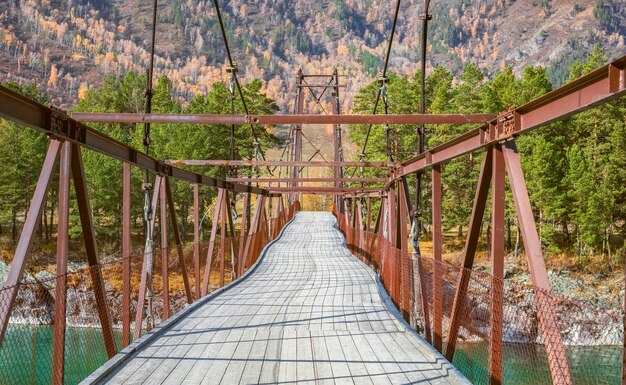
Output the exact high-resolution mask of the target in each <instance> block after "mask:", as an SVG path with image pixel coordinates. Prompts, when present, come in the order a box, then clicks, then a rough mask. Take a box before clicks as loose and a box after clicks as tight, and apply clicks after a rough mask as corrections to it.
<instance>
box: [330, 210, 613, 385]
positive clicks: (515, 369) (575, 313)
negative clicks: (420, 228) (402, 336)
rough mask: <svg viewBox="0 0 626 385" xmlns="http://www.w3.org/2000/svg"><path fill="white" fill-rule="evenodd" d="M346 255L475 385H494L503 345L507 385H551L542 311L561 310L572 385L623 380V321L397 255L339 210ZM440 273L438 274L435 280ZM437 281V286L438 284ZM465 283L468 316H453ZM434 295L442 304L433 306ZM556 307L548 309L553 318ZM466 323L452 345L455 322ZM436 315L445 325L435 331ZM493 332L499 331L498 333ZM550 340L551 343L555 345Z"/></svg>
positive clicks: (484, 276) (510, 283)
mask: <svg viewBox="0 0 626 385" xmlns="http://www.w3.org/2000/svg"><path fill="white" fill-rule="evenodd" d="M334 214H335V216H336V217H337V219H338V223H339V227H340V229H341V231H342V232H343V233H344V235H345V236H346V242H347V245H348V248H349V249H350V250H351V251H352V253H353V254H354V255H356V256H357V257H358V258H359V259H360V260H361V261H363V262H364V263H365V264H367V265H369V266H370V267H371V268H372V269H374V271H376V273H378V275H379V276H380V278H381V281H382V283H383V285H384V286H385V288H386V290H387V292H388V293H389V295H390V297H391V299H392V301H393V302H394V304H395V305H396V306H397V308H398V309H399V310H401V312H402V313H404V315H405V318H406V319H407V320H409V321H410V323H411V325H412V326H413V327H414V328H415V329H416V330H417V331H418V332H419V333H420V334H421V335H422V336H423V337H424V338H425V339H426V340H428V341H429V342H431V343H434V341H435V339H440V341H441V342H439V346H442V347H443V348H442V353H444V354H445V355H446V356H449V355H450V353H451V352H450V349H453V352H452V354H451V356H452V357H453V359H452V363H453V364H454V365H455V366H456V367H457V368H458V369H459V370H460V371H461V372H462V373H463V374H464V375H465V376H466V377H467V378H468V379H469V380H470V381H471V382H472V383H474V384H489V383H493V382H492V381H490V375H489V361H490V355H491V354H492V352H491V349H490V342H491V340H492V339H496V338H499V339H500V340H501V341H502V344H501V345H498V344H494V346H496V347H497V346H501V349H502V353H503V365H502V368H503V373H502V377H503V379H504V381H503V383H505V384H552V383H553V382H552V379H551V373H550V367H549V362H548V352H547V349H546V340H545V339H544V336H543V333H542V332H541V331H540V321H539V313H540V312H541V311H546V308H542V306H543V305H542V304H545V303H553V304H556V317H557V319H558V325H556V326H557V327H555V328H553V329H552V330H554V331H555V332H556V333H559V335H560V338H561V339H562V341H563V343H564V346H565V354H566V358H567V366H568V367H567V368H560V370H569V373H570V376H571V381H572V383H573V384H620V383H621V379H622V354H623V349H622V341H623V338H624V334H623V333H624V325H623V319H624V317H623V313H622V311H621V310H620V309H616V310H607V309H604V308H598V307H594V306H592V305H590V304H588V303H584V302H579V301H575V300H572V299H569V298H564V297H559V296H556V295H553V294H551V293H547V292H546V291H545V290H542V289H540V288H537V287H534V286H532V284H525V283H518V282H516V281H514V280H511V279H505V280H498V279H495V278H494V277H493V276H492V275H490V274H488V273H487V272H484V271H477V270H468V269H463V268H460V267H457V266H453V265H451V264H449V263H446V262H436V261H434V260H433V259H432V258H427V257H423V256H417V255H415V254H411V253H408V252H403V251H402V250H399V249H397V248H396V247H394V246H393V245H392V244H391V242H389V241H388V240H387V239H386V238H385V237H384V235H383V233H382V232H379V233H374V232H372V231H365V230H362V229H359V228H355V227H353V226H352V225H351V224H349V223H346V219H345V215H344V214H341V213H340V212H339V211H338V210H334ZM435 270H437V274H435ZM436 277H440V278H439V283H438V284H437V285H435V284H434V282H436ZM462 277H467V278H466V279H468V280H469V282H468V286H467V287H468V289H467V291H466V293H464V295H465V301H463V305H462V308H460V309H455V294H456V291H457V287H459V282H460V280H461V279H462ZM435 290H439V291H441V293H442V295H441V298H442V300H441V302H435V300H434V298H435V294H434V292H435ZM494 295H495V296H499V297H500V298H502V300H503V303H504V306H503V309H504V311H503V314H493V312H492V311H491V309H490V303H491V300H492V296H494ZM550 308H551V307H550V306H548V310H549V309H550ZM455 310H456V311H457V312H459V314H460V315H461V316H460V320H459V327H458V332H457V333H456V334H457V335H456V337H453V338H454V341H453V342H454V343H452V344H451V343H450V342H451V341H450V333H449V332H450V330H451V329H452V328H451V323H452V322H451V321H452V315H453V313H454V312H455ZM435 313H438V314H441V315H442V316H441V321H442V322H441V325H439V326H437V325H435V322H433V320H434V319H435ZM498 320H500V322H501V326H502V329H501V330H502V334H501V335H493V333H492V327H491V325H492V323H494V324H495V322H498ZM493 330H499V328H494V329H493ZM551 337H552V336H551V335H548V338H551Z"/></svg>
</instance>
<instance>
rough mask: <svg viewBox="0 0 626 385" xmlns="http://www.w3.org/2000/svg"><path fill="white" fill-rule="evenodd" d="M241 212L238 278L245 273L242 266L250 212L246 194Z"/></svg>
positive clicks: (248, 198)
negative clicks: (242, 211)
mask: <svg viewBox="0 0 626 385" xmlns="http://www.w3.org/2000/svg"><path fill="white" fill-rule="evenodd" d="M243 210H244V213H243V215H242V216H241V228H240V229H239V255H238V256H237V260H238V261H239V272H238V274H237V275H238V276H241V275H242V274H243V273H244V272H245V268H246V267H245V265H244V256H245V254H244V252H245V247H246V229H247V227H248V216H249V213H248V211H249V210H250V194H248V193H246V194H244V195H243Z"/></svg>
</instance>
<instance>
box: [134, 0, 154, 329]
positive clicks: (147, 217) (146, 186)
mask: <svg viewBox="0 0 626 385" xmlns="http://www.w3.org/2000/svg"><path fill="white" fill-rule="evenodd" d="M157 5H158V4H157V0H154V4H153V10H152V40H151V46H150V63H149V64H148V71H147V79H146V93H145V97H146V105H145V112H146V114H150V113H151V112H152V95H153V93H154V90H153V89H152V87H153V82H152V78H153V73H154V51H155V41H156V23H157ZM150 143H151V140H150V123H144V125H143V149H144V153H145V154H148V153H149V151H150ZM152 189H153V186H152V183H150V175H149V173H148V170H145V171H144V173H143V183H142V184H141V190H142V191H143V192H144V203H143V216H144V221H145V223H146V244H145V253H146V257H147V258H148V261H147V264H146V274H147V276H146V291H147V293H146V297H147V300H148V308H147V309H146V325H147V328H148V330H150V329H152V327H153V317H152V300H153V296H154V290H153V286H152V263H153V258H152V253H153V240H152V238H153V234H152V230H153V229H152V226H151V225H150V223H151V222H152V221H153V216H154V213H153V212H152V204H151V199H150V192H151V191H152ZM137 306H142V307H143V306H144V304H143V303H142V304H137Z"/></svg>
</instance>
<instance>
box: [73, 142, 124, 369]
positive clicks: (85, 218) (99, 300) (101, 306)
mask: <svg viewBox="0 0 626 385" xmlns="http://www.w3.org/2000/svg"><path fill="white" fill-rule="evenodd" d="M72 177H73V180H74V190H75V191H76V201H77V203H78V212H79V215H80V223H81V225H82V229H83V238H84V240H85V250H86V253H87V263H88V264H89V272H90V273H91V282H92V285H93V290H94V292H95V295H96V305H97V308H98V316H99V318H100V325H101V327H102V335H103V337H104V346H105V348H106V351H107V355H108V357H109V358H112V357H113V356H114V355H115V353H116V347H115V341H114V339H113V328H112V326H111V318H110V317H109V312H108V308H107V304H106V294H105V291H104V279H103V278H102V272H101V271H100V264H99V262H98V247H97V244H96V233H95V229H94V226H93V219H92V217H91V205H90V203H89V194H88V191H87V181H86V180H85V170H84V167H83V160H82V157H81V154H80V147H79V146H78V145H77V144H73V145H72Z"/></svg>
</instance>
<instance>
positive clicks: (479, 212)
mask: <svg viewBox="0 0 626 385" xmlns="http://www.w3.org/2000/svg"><path fill="white" fill-rule="evenodd" d="M491 155H492V154H491V151H490V150H489V149H488V150H487V152H486V153H485V155H484V158H483V163H482V165H481V167H480V176H479V177H478V186H476V195H475V196H474V205H473V207H472V216H471V218H470V226H469V230H468V233H467V238H466V239H465V248H464V249H463V266H462V267H461V270H460V273H459V279H458V282H457V287H456V293H455V295H454V302H453V304H452V314H451V316H450V330H449V331H448V344H447V346H446V353H445V356H446V359H447V360H448V361H450V362H452V360H453V358H454V352H455V350H456V340H457V338H458V336H459V327H460V326H461V317H462V316H463V308H464V307H465V301H466V297H467V288H468V286H469V281H470V275H471V269H472V266H473V265H474V256H475V255H476V247H477V246H478V238H479V236H480V226H481V225H482V221H483V215H484V213H485V205H486V204H487V196H488V195H489V184H490V183H491V169H492V157H491Z"/></svg>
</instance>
